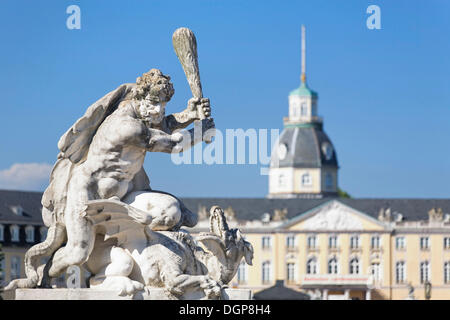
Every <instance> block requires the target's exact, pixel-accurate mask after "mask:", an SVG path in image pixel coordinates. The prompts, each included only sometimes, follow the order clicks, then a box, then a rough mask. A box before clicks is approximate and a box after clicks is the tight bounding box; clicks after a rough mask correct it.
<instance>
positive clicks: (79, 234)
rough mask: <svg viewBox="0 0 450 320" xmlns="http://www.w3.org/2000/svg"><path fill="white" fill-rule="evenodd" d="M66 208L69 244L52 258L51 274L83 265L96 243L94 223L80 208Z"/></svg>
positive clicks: (56, 275)
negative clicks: (72, 266)
mask: <svg viewBox="0 0 450 320" xmlns="http://www.w3.org/2000/svg"><path fill="white" fill-rule="evenodd" d="M68 209H69V210H66V216H65V220H66V231H67V244H66V245H65V246H64V247H62V248H60V249H58V251H56V253H55V255H54V256H53V259H52V265H51V267H50V269H49V276H50V277H52V278H55V277H58V276H59V275H60V274H61V273H63V272H64V271H65V270H66V268H67V267H69V266H71V265H81V264H83V263H85V262H86V261H87V259H88V258H89V254H90V253H91V251H92V249H93V246H94V243H95V241H94V240H95V234H94V227H93V226H92V223H91V222H90V221H88V220H87V219H86V218H85V217H83V216H82V211H81V210H80V208H78V210H77V209H75V208H74V210H71V209H70V208H68Z"/></svg>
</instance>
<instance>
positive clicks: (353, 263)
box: [349, 257, 360, 274]
mask: <svg viewBox="0 0 450 320" xmlns="http://www.w3.org/2000/svg"><path fill="white" fill-rule="evenodd" d="M359 269H360V268H359V259H358V258H356V257H354V258H353V259H351V260H350V265H349V271H350V274H359Z"/></svg>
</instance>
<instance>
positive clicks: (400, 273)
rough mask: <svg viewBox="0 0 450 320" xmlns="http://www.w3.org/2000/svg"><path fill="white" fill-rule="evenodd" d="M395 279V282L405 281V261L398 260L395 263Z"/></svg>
mask: <svg viewBox="0 0 450 320" xmlns="http://www.w3.org/2000/svg"><path fill="white" fill-rule="evenodd" d="M395 281H396V282H397V283H404V282H405V281H406V265H405V261H398V262H397V263H396V264H395Z"/></svg>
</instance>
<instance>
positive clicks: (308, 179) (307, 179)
mask: <svg viewBox="0 0 450 320" xmlns="http://www.w3.org/2000/svg"><path fill="white" fill-rule="evenodd" d="M302 185H303V186H310V185H312V178H311V175H310V174H309V173H308V172H307V173H304V174H303V175H302Z"/></svg>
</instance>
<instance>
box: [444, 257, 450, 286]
mask: <svg viewBox="0 0 450 320" xmlns="http://www.w3.org/2000/svg"><path fill="white" fill-rule="evenodd" d="M444 283H450V261H447V262H445V263H444Z"/></svg>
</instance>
